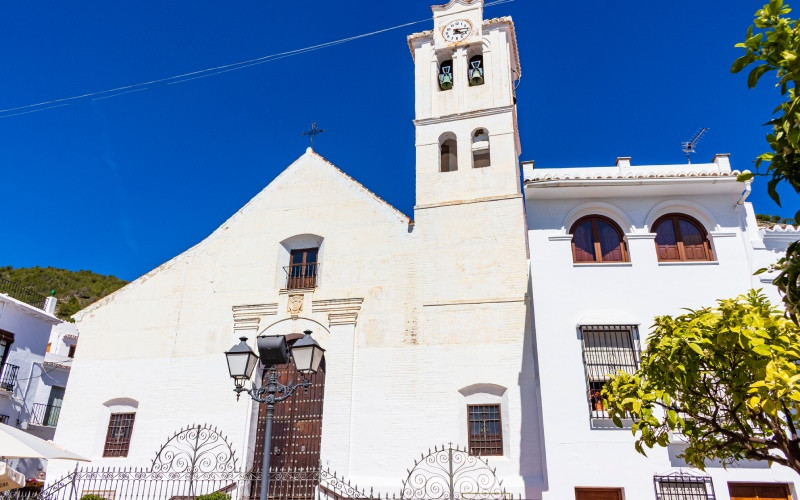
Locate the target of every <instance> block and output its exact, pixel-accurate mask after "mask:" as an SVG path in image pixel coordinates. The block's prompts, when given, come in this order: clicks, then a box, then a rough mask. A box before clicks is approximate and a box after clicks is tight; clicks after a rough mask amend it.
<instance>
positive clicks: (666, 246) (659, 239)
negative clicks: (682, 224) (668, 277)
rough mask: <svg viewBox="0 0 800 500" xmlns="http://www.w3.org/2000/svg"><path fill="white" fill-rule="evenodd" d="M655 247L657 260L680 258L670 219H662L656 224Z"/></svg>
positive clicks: (676, 238) (673, 227)
mask: <svg viewBox="0 0 800 500" xmlns="http://www.w3.org/2000/svg"><path fill="white" fill-rule="evenodd" d="M655 229H656V249H657V251H658V260H660V261H665V260H666V261H669V260H681V256H680V254H679V253H678V237H677V234H676V233H675V226H674V225H673V220H672V219H664V220H662V221H661V222H660V223H659V224H658V225H657V226H656V228H655Z"/></svg>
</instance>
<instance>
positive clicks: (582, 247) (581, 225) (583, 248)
mask: <svg viewBox="0 0 800 500" xmlns="http://www.w3.org/2000/svg"><path fill="white" fill-rule="evenodd" d="M570 234H572V260H573V261H574V262H627V261H628V250H627V249H626V248H625V241H624V240H623V237H622V230H621V229H620V228H619V226H618V225H617V224H616V223H615V222H614V221H612V220H611V219H609V218H608V217H603V216H602V215H589V216H586V217H583V218H581V219H578V221H577V222H575V224H573V225H572V229H570Z"/></svg>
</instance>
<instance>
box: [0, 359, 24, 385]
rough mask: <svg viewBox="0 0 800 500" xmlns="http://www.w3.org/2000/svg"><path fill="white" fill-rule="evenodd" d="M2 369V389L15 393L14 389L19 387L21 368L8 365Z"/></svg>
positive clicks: (0, 383) (0, 380)
mask: <svg viewBox="0 0 800 500" xmlns="http://www.w3.org/2000/svg"><path fill="white" fill-rule="evenodd" d="M2 369H3V370H2V373H0V389H3V390H5V391H8V392H14V387H15V386H16V385H17V372H18V371H19V366H17V365H12V364H10V363H6V364H4V365H3V367H2Z"/></svg>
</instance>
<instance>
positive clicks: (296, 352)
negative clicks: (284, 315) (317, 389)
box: [225, 330, 325, 500]
mask: <svg viewBox="0 0 800 500" xmlns="http://www.w3.org/2000/svg"><path fill="white" fill-rule="evenodd" d="M303 334H304V335H303V338H301V339H300V340H298V341H297V342H295V343H294V345H293V346H292V347H291V349H290V348H289V347H287V345H286V337H284V336H283V335H262V336H260V337H258V338H257V342H258V356H257V355H256V353H254V352H253V351H252V349H250V347H249V346H248V345H247V337H239V340H240V342H239V343H238V344H236V345H234V346H233V347H231V348H230V349H229V350H228V352H226V353H225V357H226V358H227V360H228V371H229V372H230V375H231V378H232V379H233V384H234V388H233V390H234V391H235V392H236V400H237V401H238V400H239V396H240V395H241V394H242V392H246V393H247V394H249V395H250V397H251V398H252V399H253V400H254V401H257V402H258V403H261V404H263V403H266V405H267V422H266V426H265V433H264V459H263V461H262V465H261V496H260V497H259V498H260V499H261V500H268V495H269V455H270V448H271V447H272V446H271V443H272V419H273V417H274V416H275V403H277V402H279V401H283V400H284V399H289V398H290V397H291V396H292V394H294V391H295V390H297V388H298V387H302V388H303V389H305V390H308V387H309V386H310V385H311V380H309V379H308V378H306V376H307V375H313V374H314V373H317V370H318V369H319V364H320V362H321V361H322V356H323V354H324V353H325V349H323V348H322V347H320V346H319V344H317V342H316V341H315V340H314V339H312V338H311V330H306V331H305V332H303ZM289 355H291V356H292V358H294V365H295V368H296V369H297V371H298V372H300V374H302V375H303V380H302V381H301V382H300V383H294V382H290V383H289V385H283V384H281V383H280V382H278V372H277V371H276V370H275V365H283V364H286V363H287V362H288V361H289ZM259 359H260V360H261V363H262V365H263V366H264V372H265V373H266V374H267V380H266V382H264V383H263V385H261V386H260V387H256V384H255V382H251V384H252V385H251V388H250V389H245V387H244V386H245V384H246V383H247V382H248V381H250V379H251V376H252V375H253V370H255V367H256V364H257V361H258V360H259ZM262 380H263V378H262Z"/></svg>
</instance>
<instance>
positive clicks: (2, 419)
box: [0, 280, 77, 478]
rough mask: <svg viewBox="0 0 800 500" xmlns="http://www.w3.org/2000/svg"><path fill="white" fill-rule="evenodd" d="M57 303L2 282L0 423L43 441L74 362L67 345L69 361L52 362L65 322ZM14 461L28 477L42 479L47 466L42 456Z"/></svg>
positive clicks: (54, 419)
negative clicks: (56, 312) (54, 346)
mask: <svg viewBox="0 0 800 500" xmlns="http://www.w3.org/2000/svg"><path fill="white" fill-rule="evenodd" d="M55 307H56V299H55V297H44V296H40V295H38V294H36V293H34V292H32V291H31V290H28V289H26V288H24V287H22V286H20V285H18V284H16V283H12V282H9V281H6V280H0V423H4V424H7V425H11V426H14V427H19V428H21V429H23V430H25V431H27V432H29V433H31V434H33V435H36V436H38V437H40V438H43V439H52V438H53V435H54V434H55V426H56V424H57V422H58V412H59V410H60V405H61V400H62V399H63V396H64V388H65V387H66V383H67V378H68V377H69V363H70V361H71V359H70V358H69V357H68V356H67V354H69V352H68V351H69V348H67V349H66V350H65V356H64V358H65V359H64V360H60V363H59V364H57V365H56V364H53V363H52V357H51V354H50V351H51V350H52V342H53V341H54V339H56V338H58V337H59V335H58V333H55V332H56V330H57V329H59V328H63V327H62V325H64V324H65V323H64V322H63V321H62V320H60V319H58V318H56V317H55V315H54V313H55ZM66 325H70V327H71V328H72V329H73V330H72V331H73V333H74V337H75V340H74V341H72V343H73V344H74V343H76V342H77V331H74V325H71V324H69V323H66ZM67 328H69V327H67ZM2 451H3V450H2V449H0V457H2V455H3V452H2ZM10 465H11V466H12V467H14V468H16V469H17V470H19V471H20V472H22V473H23V474H25V476H26V477H27V478H36V477H43V472H44V469H45V464H44V463H42V462H40V461H39V460H27V459H26V460H11V461H10Z"/></svg>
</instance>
